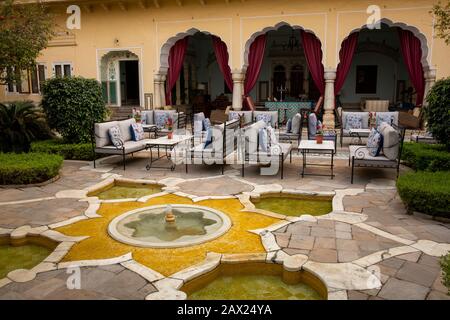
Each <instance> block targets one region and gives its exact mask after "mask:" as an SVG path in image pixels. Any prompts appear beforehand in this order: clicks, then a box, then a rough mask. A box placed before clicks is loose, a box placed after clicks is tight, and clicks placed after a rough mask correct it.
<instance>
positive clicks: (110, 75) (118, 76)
mask: <svg viewBox="0 0 450 320" xmlns="http://www.w3.org/2000/svg"><path fill="white" fill-rule="evenodd" d="M100 78H101V83H102V90H103V97H104V100H105V102H106V103H107V104H108V105H110V106H139V105H140V81H139V79H140V78H139V58H138V56H137V55H136V54H134V53H132V52H130V51H128V50H117V51H110V52H108V53H106V54H105V55H103V56H102V58H101V60H100Z"/></svg>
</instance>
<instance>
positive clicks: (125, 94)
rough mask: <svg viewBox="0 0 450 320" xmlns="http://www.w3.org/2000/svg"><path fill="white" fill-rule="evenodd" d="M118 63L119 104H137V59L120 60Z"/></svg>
mask: <svg viewBox="0 0 450 320" xmlns="http://www.w3.org/2000/svg"><path fill="white" fill-rule="evenodd" d="M119 63H120V64H119V70H120V97H121V105H122V106H130V105H139V61H138V60H122V61H120V62H119Z"/></svg>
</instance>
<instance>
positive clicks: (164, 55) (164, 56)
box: [159, 28, 230, 74]
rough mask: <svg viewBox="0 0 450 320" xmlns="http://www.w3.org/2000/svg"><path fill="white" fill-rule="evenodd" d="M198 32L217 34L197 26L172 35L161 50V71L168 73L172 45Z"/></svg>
mask: <svg viewBox="0 0 450 320" xmlns="http://www.w3.org/2000/svg"><path fill="white" fill-rule="evenodd" d="M198 32H200V33H203V34H206V35H211V36H216V35H215V34H213V33H211V32H209V31H207V30H199V29H197V28H191V29H189V30H187V31H186V32H180V33H177V34H176V35H175V36H173V37H170V38H169V39H167V41H166V42H165V43H164V44H163V45H162V47H161V50H160V55H159V65H160V66H159V73H163V74H166V73H167V69H169V52H170V48H172V46H173V45H174V44H175V43H176V42H177V41H178V40H181V39H183V38H185V37H187V36H193V35H195V34H196V33H198ZM216 37H218V36H216ZM219 38H220V37H219ZM222 41H223V40H222ZM229 54H230V52H229ZM228 64H229V62H228Z"/></svg>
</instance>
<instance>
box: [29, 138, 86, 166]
mask: <svg viewBox="0 0 450 320" xmlns="http://www.w3.org/2000/svg"><path fill="white" fill-rule="evenodd" d="M31 151H33V152H42V153H51V154H58V155H60V156H62V157H63V158H64V159H65V160H88V161H90V160H94V154H93V152H92V144H90V143H65V142H64V141H63V140H62V139H52V140H43V141H36V142H33V143H31Z"/></svg>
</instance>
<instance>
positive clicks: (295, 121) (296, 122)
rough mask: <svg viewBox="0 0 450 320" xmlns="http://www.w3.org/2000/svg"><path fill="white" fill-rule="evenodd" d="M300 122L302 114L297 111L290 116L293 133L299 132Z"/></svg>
mask: <svg viewBox="0 0 450 320" xmlns="http://www.w3.org/2000/svg"><path fill="white" fill-rule="evenodd" d="M301 122H302V115H301V114H300V113H297V114H296V115H295V116H294V117H293V118H292V133H295V134H299V133H300V126H301Z"/></svg>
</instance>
